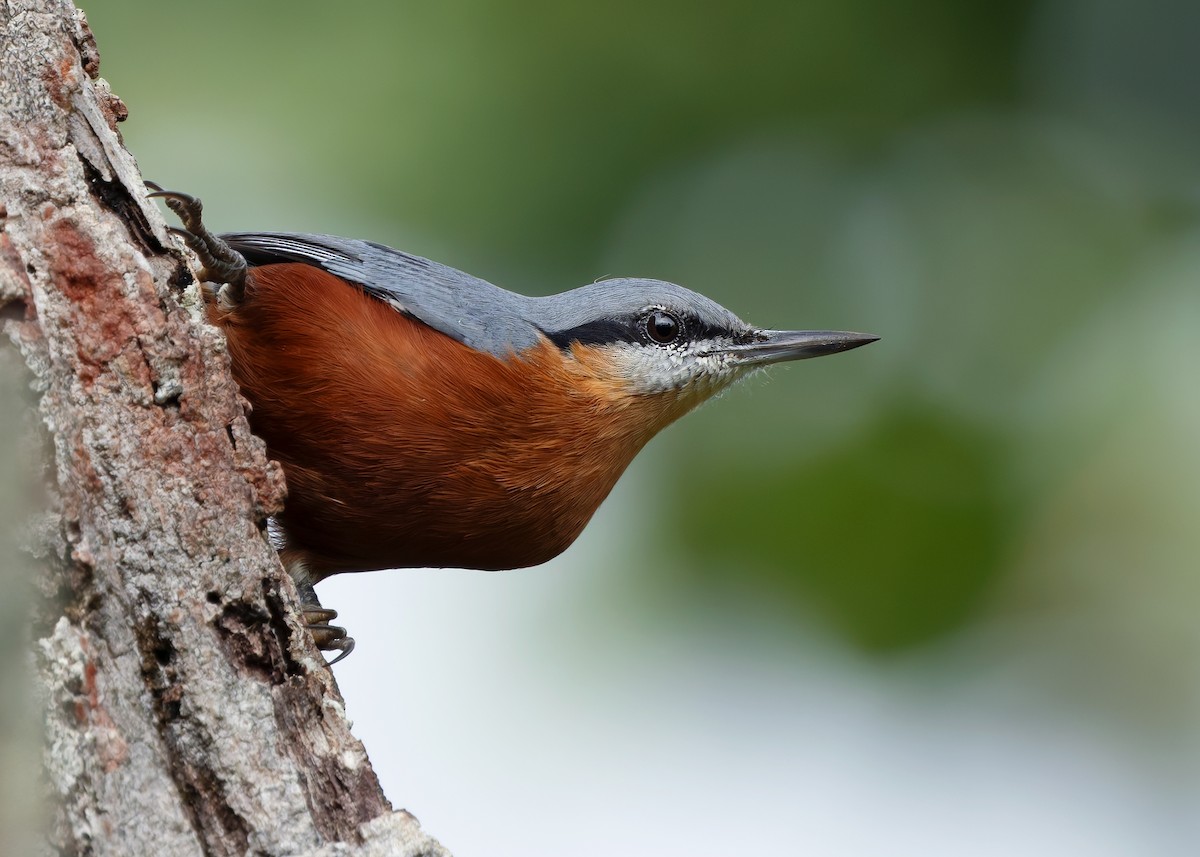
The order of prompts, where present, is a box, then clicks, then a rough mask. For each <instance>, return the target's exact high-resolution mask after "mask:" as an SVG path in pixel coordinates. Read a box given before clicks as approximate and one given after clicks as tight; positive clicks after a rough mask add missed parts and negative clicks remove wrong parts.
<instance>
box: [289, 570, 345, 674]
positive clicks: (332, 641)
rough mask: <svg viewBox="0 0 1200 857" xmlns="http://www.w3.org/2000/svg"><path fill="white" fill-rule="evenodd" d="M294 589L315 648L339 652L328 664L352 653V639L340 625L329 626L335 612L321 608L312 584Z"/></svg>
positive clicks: (304, 584)
mask: <svg viewBox="0 0 1200 857" xmlns="http://www.w3.org/2000/svg"><path fill="white" fill-rule="evenodd" d="M296 589H297V591H298V592H299V593H300V609H301V611H302V612H303V613H304V626H305V627H306V628H308V632H309V633H310V634H312V638H313V642H314V643H316V644H317V648H318V649H320V650H321V651H322V652H341V654H340V655H338V656H337V657H336V658H334V659H333V660H332V661H330V662H329V663H330V665H331V666H332V665H333V664H336V663H337V662H338V661H340V660H341V659H342V658H344V657H346V656H347V655H348V654H350V653H351V652H352V651H354V638H353V637H350V636H348V635H347V634H346V629H345V628H343V627H341V626H340V625H331V624H329V623H330V622H332V621H333V620H334V619H336V618H337V611H336V610H330V609H328V608H326V607H322V606H321V602H320V601H318V600H317V593H316V590H314V589H313V588H312V584H308V583H297V584H296Z"/></svg>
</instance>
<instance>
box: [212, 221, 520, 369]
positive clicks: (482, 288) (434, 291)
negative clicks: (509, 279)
mask: <svg viewBox="0 0 1200 857" xmlns="http://www.w3.org/2000/svg"><path fill="white" fill-rule="evenodd" d="M221 238H223V239H224V240H225V241H227V242H228V243H229V245H230V246H231V247H232V248H233V249H234V250H237V251H238V252H239V253H241V254H242V255H243V256H245V257H246V261H247V262H248V263H249V264H250V265H251V266H252V267H257V266H260V265H273V264H278V263H282V262H300V263H302V264H305V265H314V266H316V267H318V268H322V269H323V270H325V271H328V272H329V273H331V274H333V275H334V276H336V277H340V278H342V279H343V280H348V281H350V282H352V283H357V284H358V285H360V286H362V287H363V290H364V291H366V292H367V294H369V295H371V296H373V297H376V298H378V299H379V300H382V301H384V302H386V303H388V304H390V305H391V306H393V307H395V308H396V309H397V310H399V311H400V312H403V313H405V314H407V315H410V316H412V317H413V318H416V319H418V320H420V321H422V322H424V323H425V324H427V325H429V326H430V327H432V328H434V329H435V330H439V331H441V332H442V333H444V334H446V335H447V336H450V337H453V338H454V339H457V340H458V341H459V342H462V343H465V344H466V345H469V346H471V347H472V348H476V349H479V350H482V351H489V352H491V353H493V354H496V355H497V356H506V355H508V354H510V353H512V352H516V351H522V350H524V349H525V348H528V347H530V346H532V345H534V344H536V342H537V339H538V332H537V328H536V327H535V326H534V325H532V324H530V323H529V322H528V321H527V320H526V317H527V315H528V313H527V312H526V311H525V310H526V308H527V306H528V304H529V301H530V299H529V298H527V297H525V296H524V295H518V294H516V293H514V292H510V291H507V290H505V289H501V288H500V287H498V286H494V285H492V284H491V283H489V282H487V281H485V280H481V279H479V278H478V277H472V276H471V275H470V274H465V273H463V272H462V271H458V270H455V269H454V268H450V267H447V266H446V265H441V264H438V263H437V262H432V261H430V260H429V259H423V258H421V257H420V256H413V255H411V254H409V253H404V252H401V251H400V250H393V249H392V248H391V247H385V246H383V245H382V244H375V243H373V242H370V241H359V240H356V239H353V238H337V237H335V236H333V235H314V234H308V233H291V232H232V233H226V234H224V235H222V236H221Z"/></svg>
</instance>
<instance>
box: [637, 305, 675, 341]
mask: <svg viewBox="0 0 1200 857" xmlns="http://www.w3.org/2000/svg"><path fill="white" fill-rule="evenodd" d="M682 331H683V325H681V324H680V323H679V319H677V318H676V317H675V316H673V315H671V313H669V312H667V311H666V310H664V309H656V310H654V311H652V312H650V313H649V314H647V315H646V335H647V336H649V337H650V339H651V340H653V341H654V342H657V343H658V344H660V345H668V344H670V343H672V342H674V341H675V340H677V339H679V334H680V333H681V332H682Z"/></svg>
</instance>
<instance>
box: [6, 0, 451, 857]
mask: <svg viewBox="0 0 1200 857" xmlns="http://www.w3.org/2000/svg"><path fill="white" fill-rule="evenodd" d="M98 74H99V54H98V52H97V49H96V44H95V41H94V39H93V38H92V35H91V33H90V31H89V30H88V27H87V22H86V20H85V19H84V17H83V15H82V13H80V12H79V11H78V10H76V9H75V7H74V6H73V5H72V4H71V3H70V2H69V0H0V227H2V231H0V306H2V307H3V319H4V321H3V324H4V328H5V332H6V333H7V334H8V336H9V338H10V339H11V340H12V341H13V342H14V343H15V344H16V346H17V348H18V349H19V351H20V353H21V355H22V356H23V357H24V360H25V362H26V364H27V365H28V367H29V369H30V370H31V373H32V377H33V387H34V390H35V392H36V394H37V396H38V398H39V401H38V412H39V414H40V418H41V422H42V424H43V426H44V428H43V434H44V437H45V445H46V449H47V451H48V453H47V454H48V455H49V456H50V460H51V462H52V463H51V465H50V466H49V467H48V472H50V473H51V474H52V476H51V478H50V480H49V482H50V486H49V491H48V495H49V497H48V505H49V508H50V509H51V510H52V511H51V512H49V513H48V515H47V517H46V518H45V519H44V520H43V522H42V524H41V525H40V526H39V527H37V528H36V531H37V534H38V537H37V544H38V545H39V548H38V550H37V558H38V565H39V568H38V580H37V597H36V598H35V606H34V609H33V611H32V614H33V638H34V648H35V663H36V671H37V679H38V684H39V688H40V700H41V703H42V704H43V705H44V713H45V727H44V728H45V744H44V753H43V765H44V775H45V776H44V779H45V783H46V787H47V790H48V792H49V798H50V801H51V811H50V816H51V818H50V829H49V832H48V835H47V837H46V839H45V844H46V846H47V849H46V850H47V851H48V852H49V853H55V852H57V853H62V854H96V855H104V854H112V855H122V857H124V855H133V854H155V855H199V854H205V855H225V854H230V855H233V854H237V855H245V854H254V855H285V854H286V855H314V857H315V855H330V857H332V855H360V854H361V855H368V854H370V855H375V854H378V855H383V854H403V855H430V857H433V855H444V854H446V853H447V852H445V851H444V850H443V849H442V848H441V846H439V845H438V844H437V843H436V842H435V841H434V840H432V839H431V838H430V837H428V836H427V835H425V834H424V833H422V831H421V830H420V828H419V826H418V825H417V823H416V821H415V819H413V818H412V816H410V815H409V814H407V813H405V812H403V811H400V812H393V811H392V809H391V806H390V804H389V803H388V801H387V799H386V798H385V797H384V795H383V792H382V791H381V790H380V787H379V783H378V781H377V779H376V777H375V773H374V771H373V769H372V768H371V764H370V761H369V760H368V758H367V755H366V752H365V751H364V749H363V747H362V745H361V744H360V743H359V742H358V740H356V739H355V738H354V736H353V735H351V733H350V728H349V724H348V722H347V720H346V717H345V712H344V708H343V703H342V699H341V696H340V694H339V692H338V689H337V686H336V683H335V682H334V680H333V677H332V675H331V673H330V671H329V669H328V668H327V667H326V665H325V661H324V658H323V657H322V656H321V655H320V653H318V652H317V651H316V650H315V649H314V647H313V645H312V641H311V639H310V638H309V635H308V634H307V632H306V631H305V630H304V628H303V626H302V624H300V622H299V621H298V619H297V611H296V604H297V602H296V593H295V590H294V588H293V586H292V583H291V581H290V580H289V579H288V577H287V575H286V574H285V573H284V572H283V570H282V568H281V566H280V564H279V561H278V559H277V557H276V556H275V553H274V551H273V550H272V548H271V546H270V544H269V543H268V540H267V538H266V534H265V526H266V519H267V517H268V516H269V515H270V514H271V513H272V512H273V511H275V510H277V509H278V508H279V507H280V503H281V502H282V499H283V496H284V484H283V478H282V474H281V472H280V470H279V468H278V466H277V465H275V464H272V463H270V462H268V461H267V458H266V456H265V453H264V447H263V444H262V443H261V441H259V440H258V439H257V438H256V437H254V436H253V435H252V434H251V433H250V431H249V428H248V425H247V422H246V417H245V413H244V410H243V403H242V401H241V399H240V398H239V396H238V391H237V387H236V385H235V383H234V382H233V380H232V377H231V375H230V372H229V361H228V359H227V356H226V354H225V351H224V342H223V339H222V337H221V335H220V333H219V332H218V331H216V330H215V329H214V328H212V327H210V326H208V325H207V324H206V323H205V322H204V321H203V320H202V313H201V303H200V299H199V296H198V292H197V290H196V286H195V285H194V284H191V283H192V276H191V274H190V273H189V269H188V267H187V265H186V264H185V262H184V255H183V254H182V253H181V252H180V250H179V249H178V248H177V247H176V245H175V242H174V241H173V239H171V238H170V237H169V235H168V233H167V232H166V230H165V227H164V223H163V220H162V218H161V217H160V215H159V213H158V211H157V210H156V208H155V207H154V206H153V205H151V204H149V203H148V202H147V200H146V198H145V189H144V187H143V185H142V180H141V177H140V175H139V173H138V169H137V165H136V163H135V162H134V160H133V158H132V157H131V156H130V154H129V153H128V152H127V151H126V150H125V149H124V147H123V145H122V142H121V139H120V136H119V134H118V133H117V131H116V127H117V123H118V122H119V121H121V119H123V118H124V116H125V112H126V111H125V107H124V105H123V104H122V103H121V101H120V100H119V99H118V98H117V97H115V96H114V95H113V94H112V93H111V92H110V91H109V88H108V85H107V84H106V83H105V82H104V81H103V80H102V79H101V78H99V76H98ZM189 284H190V285H189ZM185 286H186V287H185Z"/></svg>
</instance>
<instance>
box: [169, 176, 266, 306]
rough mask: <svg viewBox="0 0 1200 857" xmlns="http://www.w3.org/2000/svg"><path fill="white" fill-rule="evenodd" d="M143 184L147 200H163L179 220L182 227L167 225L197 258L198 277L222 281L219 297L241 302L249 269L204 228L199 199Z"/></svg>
mask: <svg viewBox="0 0 1200 857" xmlns="http://www.w3.org/2000/svg"><path fill="white" fill-rule="evenodd" d="M146 187H148V188H150V189H151V190H153V191H154V192H153V193H151V194H149V197H150V198H151V199H162V200H164V201H165V202H166V203H167V208H169V209H171V211H173V212H175V215H176V216H177V217H178V218H179V219H180V220H181V221H183V227H184V228H183V229H179V228H177V227H174V226H169V227H167V228H168V229H170V230H171V232H173V233H175V234H176V235H178V236H179V237H180V238H182V239H183V240H184V241H185V242H186V243H187V245H188V246H189V247H191V248H192V251H193V252H195V254H196V255H197V256H199V257H200V264H202V265H203V266H204V270H203V271H202V272H201V276H202V277H203V278H204V279H206V280H208V281H210V282H213V283H224V284H225V285H226V288H224V289H222V290H221V293H222V297H223V298H224V299H225V300H226V301H229V302H231V303H233V304H238V303H241V301H242V298H243V296H244V295H245V290H246V271H247V270H248V268H249V266H248V265H247V264H246V257H245V256H243V255H242V254H241V253H239V252H238V251H237V250H234V249H233V248H232V247H230V246H229V245H228V244H227V243H225V242H224V241H223V240H221V239H220V238H218V237H217V236H216V235H213V234H212V232H210V231H209V230H208V227H207V226H205V225H204V221H203V219H202V216H201V215H202V214H203V212H204V206H203V205H202V204H201V203H200V200H198V199H196V197H194V196H191V195H190V194H186V193H179V192H178V191H173V190H163V189H162V188H161V187H159V186H158V185H157V184H155V183H154V182H146Z"/></svg>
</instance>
